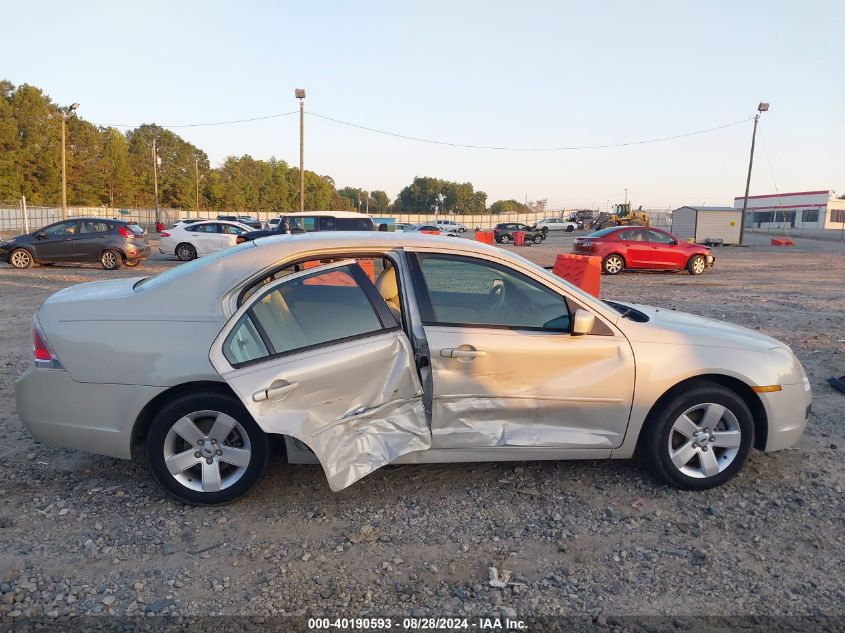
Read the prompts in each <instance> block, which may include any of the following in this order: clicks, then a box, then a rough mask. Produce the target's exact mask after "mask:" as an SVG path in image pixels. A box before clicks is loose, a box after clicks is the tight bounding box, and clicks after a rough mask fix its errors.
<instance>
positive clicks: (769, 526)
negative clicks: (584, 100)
mask: <svg viewBox="0 0 845 633" xmlns="http://www.w3.org/2000/svg"><path fill="white" fill-rule="evenodd" d="M571 239H572V238H571V236H570V237H552V238H550V239H549V241H548V242H547V243H546V244H544V245H543V246H534V247H530V248H522V249H519V252H520V253H521V254H523V255H526V256H528V257H530V258H531V259H533V260H535V261H537V262H539V263H541V264H544V265H548V264H551V263H552V261H553V258H554V255H555V254H556V253H557V252H567V251H568V250H569V244H570V243H571ZM752 242H753V246H752V247H751V248H743V249H740V248H721V249H717V250H716V251H715V254H716V256H717V260H716V267H715V269H714V270H712V271H708V272H707V273H706V274H705V275H703V276H701V277H692V276H689V275H687V274H685V273H684V274H665V273H652V274H623V275H620V276H619V277H616V278H604V279H603V294H604V296H606V297H613V298H618V299H621V300H627V301H636V302H640V303H649V304H654V305H660V306H666V307H671V308H677V309H678V310H685V311H689V312H692V313H696V314H700V315H704V316H708V317H715V318H719V319H725V320H728V321H732V322H734V323H738V324H740V325H744V326H746V327H749V328H752V329H758V330H760V331H762V332H765V333H766V334H769V335H771V336H774V337H776V338H779V339H781V340H784V341H786V342H788V343H789V344H790V345H791V346H792V347H793V349H794V350H795V352H796V353H797V354H798V356H799V358H800V359H801V361H802V362H803V363H804V366H805V368H806V370H807V373H808V374H809V377H810V380H811V382H812V387H813V390H814V394H815V402H814V405H813V414H812V418H811V421H810V426H809V428H808V430H807V433H806V434H805V435H804V437H803V438H802V440H801V441H800V443H799V444H798V446H797V447H796V448H795V449H793V450H789V451H783V452H780V453H775V454H771V455H764V454H762V453H759V452H755V453H753V454H752V456H751V458H750V461H749V463H748V464H747V466H746V468H745V470H744V472H743V473H742V474H741V476H739V477H738V478H736V479H735V480H734V481H732V482H730V483H729V484H727V485H725V486H723V487H721V488H719V489H716V490H712V491H709V492H703V493H688V492H680V491H677V490H674V489H671V488H668V487H666V486H664V485H661V484H659V483H656V482H655V481H654V480H653V479H652V478H651V477H650V476H649V475H648V474H647V473H646V472H645V471H643V470H642V469H641V468H639V467H637V466H636V465H634V464H631V463H628V462H621V461H620V462H609V461H607V462H561V463H525V464H513V463H511V464H469V465H436V466H402V467H393V468H385V469H382V470H381V471H378V472H377V473H375V474H373V475H371V476H369V477H367V478H366V479H365V480H363V481H362V482H360V483H358V484H355V485H353V486H352V487H351V488H349V489H347V490H344V491H342V492H340V493H337V494H335V493H332V492H331V491H330V490H329V488H328V486H327V485H326V483H325V480H324V477H323V474H322V471H321V470H320V469H319V468H318V467H310V466H309V467H301V466H298V467H290V466H286V465H285V464H283V463H281V462H276V463H274V464H273V465H272V466H271V468H270V471H269V474H268V477H267V479H266V480H265V481H264V483H263V484H262V485H261V486H260V487H259V488H258V489H257V490H256V491H255V492H253V494H251V495H250V496H249V497H248V498H246V499H245V500H243V501H241V502H239V503H237V504H236V505H232V506H229V507H225V508H221V509H208V508H190V507H185V506H182V505H179V504H178V503H174V502H173V501H170V500H168V499H165V498H164V497H163V496H162V495H161V494H159V492H158V491H157V490H156V489H155V488H154V487H153V485H152V484H151V482H150V480H149V478H148V477H147V475H146V473H145V471H144V468H143V466H142V465H140V464H135V463H129V462H125V461H120V460H115V459H110V458H106V457H98V456H94V455H88V454H83V453H78V452H73V451H66V450H61V449H56V448H51V447H47V446H43V445H38V444H36V443H35V442H34V441H33V440H32V439H31V438H30V437H29V435H28V433H27V432H26V431H25V430H24V429H23V428H22V426H21V424H20V422H19V420H18V419H17V417H16V411H15V402H14V381H15V379H16V378H17V376H18V375H19V374H20V373H21V372H22V371H23V370H24V368H25V367H26V366H27V364H28V363H29V362H30V361H29V359H30V355H31V351H30V345H31V343H30V338H29V337H30V317H31V315H32V313H33V312H34V310H35V309H36V308H37V307H38V305H39V304H40V302H41V301H43V300H44V299H45V298H46V297H47V296H48V295H50V294H51V293H52V292H55V291H57V290H59V289H61V288H63V287H65V286H67V285H69V284H73V283H78V282H83V281H88V280H94V279H104V278H110V277H114V276H115V275H124V276H133V275H138V274H149V273H153V272H156V271H159V270H162V269H164V268H166V267H168V266H172V265H174V263H172V262H167V261H164V260H162V259H159V258H155V259H154V260H153V261H151V262H148V263H146V264H145V265H143V266H142V268H141V269H140V270H139V271H127V270H125V269H124V270H122V271H120V272H118V273H107V272H105V271H103V270H101V269H98V268H96V267H94V266H90V267H59V266H55V267H50V268H34V269H31V270H26V271H15V270H12V269H11V268H9V267H7V266H5V265H2V266H0V340H2V341H3V344H2V348H0V367H2V371H0V464H2V465H0V615H3V614H14V615H16V616H17V615H23V616H26V615H44V616H48V617H61V616H64V615H67V614H74V613H79V614H87V613H116V614H142V613H178V614H215V613H222V614H255V615H262V616H263V615H268V614H279V613H299V614H303V613H309V614H316V615H328V614H334V615H348V616H349V615H351V616H356V615H364V614H392V615H411V614H416V615H423V614H451V615H459V614H483V613H484V614H489V613H492V614H505V615H519V616H522V617H525V616H529V615H536V614H588V615H590V616H593V617H599V620H600V621H603V618H605V617H612V616H615V615H621V614H677V615H697V614H756V615H766V614H772V615H785V614H805V615H809V614H838V615H845V606H843V605H845V573H843V568H844V567H843V562H844V561H843V555H845V496H843V487H845V462H843V458H842V453H843V451H845V441H843V417H845V416H843V411H845V396H843V395H841V394H839V393H837V392H835V391H834V390H833V389H832V388H831V387H830V386H829V385H828V384H827V383H826V382H825V379H826V378H828V377H830V376H834V375H837V376H838V375H842V374H845V343H843V342H841V341H842V339H845V279H843V269H845V248H843V245H842V244H836V243H825V242H819V241H810V240H804V241H800V240H799V244H798V246H796V247H792V248H781V249H777V248H773V247H770V246H766V245H765V242H764V240H763V239H762V238H752ZM151 344H154V342H152V341H151ZM44 396H45V397H50V395H49V394H44ZM490 566H495V567H497V568H498V569H499V570H502V569H507V570H510V571H512V573H513V576H512V580H515V581H516V582H517V585H515V586H512V587H508V588H506V589H504V590H501V589H494V588H492V587H490V586H489V584H488V582H487V580H488V568H489V567H490Z"/></svg>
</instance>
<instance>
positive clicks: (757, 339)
mask: <svg viewBox="0 0 845 633" xmlns="http://www.w3.org/2000/svg"><path fill="white" fill-rule="evenodd" d="M615 303H618V304H619V305H623V306H626V307H631V308H633V309H635V310H638V311H639V312H642V313H643V314H645V315H646V316H647V317H648V318H649V320H648V322H646V323H637V322H635V321H632V320H631V319H625V318H620V319H619V321H618V325H619V326H620V327H621V328H622V329H623V330H624V331H625V334H626V335H627V336H628V338H629V340H631V342H644V343H669V344H675V345H690V346H706V347H725V348H729V349H734V350H735V349H746V350H749V351H760V352H762V351H766V350H770V349H773V348H782V349H788V347H787V346H786V345H785V344H783V343H781V342H780V341H778V340H777V339H774V338H772V337H771V336H766V335H765V334H761V333H760V332H756V331H754V330H749V329H748V328H744V327H741V326H739V325H734V324H733V323H727V322H726V321H717V320H715V319H708V318H705V317H700V316H696V315H694V314H689V313H687V312H678V311H676V310H667V309H665V308H655V307H653V306H648V305H640V304H633V303H622V302H615Z"/></svg>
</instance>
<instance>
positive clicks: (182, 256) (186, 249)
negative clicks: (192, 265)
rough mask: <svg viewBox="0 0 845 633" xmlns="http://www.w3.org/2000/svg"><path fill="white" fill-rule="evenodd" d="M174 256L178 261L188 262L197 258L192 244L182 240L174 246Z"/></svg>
mask: <svg viewBox="0 0 845 633" xmlns="http://www.w3.org/2000/svg"><path fill="white" fill-rule="evenodd" d="M176 257H177V258H178V259H179V261H182V262H189V261H191V260H192V259H196V258H197V249H196V248H194V245H193V244H188V243H187V242H182V243H181V244H179V245H178V246H177V247H176Z"/></svg>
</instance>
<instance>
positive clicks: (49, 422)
mask: <svg viewBox="0 0 845 633" xmlns="http://www.w3.org/2000/svg"><path fill="white" fill-rule="evenodd" d="M32 324H33V343H34V344H33V348H32V349H33V356H34V364H33V366H31V367H30V368H29V369H28V370H27V372H26V373H25V374H24V375H23V376H22V377H21V378H20V380H18V382H17V385H16V401H17V410H18V414H19V416H20V419H21V421H22V422H23V424H24V425H25V426H26V428H27V429H28V430H29V431H30V432H31V433H32V435H33V437H34V438H35V439H36V440H38V441H40V442H45V443H47V444H53V445H58V446H63V447H66V448H72V449H79V450H85V451H90V452H94V453H100V454H103V455H110V456H113V457H120V458H126V459H129V458H131V457H132V456H133V455H140V453H141V450H140V449H143V451H144V453H143V454H144V455H145V459H146V460H147V463H148V465H149V468H150V472H151V474H152V476H153V478H154V479H155V481H156V482H157V483H158V484H159V485H160V486H161V487H162V488H163V489H164V490H165V491H167V492H168V493H170V494H171V495H173V496H174V497H176V498H178V499H181V500H183V501H186V502H189V503H197V504H205V505H211V504H217V503H227V502H231V501H234V500H235V499H238V498H239V497H241V496H243V495H245V494H246V493H247V492H249V490H251V489H252V488H253V487H254V486H255V485H256V484H257V483H258V482H259V481H260V480H261V477H262V476H263V474H264V472H265V469H266V467H267V464H268V461H269V458H270V438H272V437H274V436H276V437H279V436H281V437H282V438H284V445H285V454H286V458H287V461H288V463H289V464H305V463H310V464H315V463H319V464H320V465H322V467H323V470H324V472H325V474H326V478H327V480H328V484H329V486H330V487H331V489H332V490H341V489H343V488H346V487H347V486H349V485H351V484H353V483H354V482H356V481H358V480H359V479H361V478H363V477H365V476H366V475H368V474H369V473H371V472H373V471H374V470H376V469H378V468H381V467H382V466H385V465H387V464H399V463H405V464H408V463H434V462H438V463H449V462H478V461H523V460H531V459H541V460H545V459H555V460H556V459H600V458H612V459H619V458H623V459H625V458H629V457H631V456H632V455H634V454H635V452H637V451H638V452H639V455H640V456H641V458H642V461H643V463H644V464H645V465H647V466H648V467H650V468H651V469H652V470H653V471H654V472H655V473H656V474H657V475H658V476H659V477H660V478H661V479H663V480H664V481H667V482H669V483H671V484H673V485H675V486H677V487H679V488H684V489H691V490H702V489H706V488H712V487H713V486H717V485H719V484H722V483H724V482H726V481H728V480H729V479H730V478H731V477H733V476H734V475H736V474H737V473H738V472H739V471H740V469H741V468H742V466H743V464H744V463H745V461H746V458H747V457H748V455H749V453H750V451H751V449H752V447H753V448H757V449H759V450H765V451H776V450H781V449H785V448H789V447H790V446H792V445H794V444H795V442H797V441H798V439H799V438H800V437H801V434H802V432H803V431H804V427H805V426H806V424H807V418H808V416H809V412H810V403H811V400H812V395H811V391H810V383H809V381H808V379H807V376H806V374H805V373H804V370H803V369H802V367H801V364H800V363H799V362H798V360H797V359H796V358H795V356H794V355H793V353H792V351H791V350H790V349H789V348H788V347H787V346H786V345H784V344H783V343H780V342H778V341H776V340H775V339H773V338H769V337H768V336H765V335H763V334H762V333H760V332H756V331H753V330H747V329H745V328H741V327H738V326H735V325H731V324H729V323H724V322H720V321H714V320H711V319H705V318H702V317H698V316H694V315H691V314H683V313H681V312H676V311H675V310H664V309H661V308H652V307H648V306H643V305H631V304H626V303H619V302H615V301H602V300H599V299H598V298H596V297H594V296H592V295H589V294H587V293H585V292H583V291H581V290H580V289H578V288H576V287H575V286H572V285H571V284H569V283H567V282H566V281H564V280H563V279H561V278H560V277H557V276H555V275H553V274H552V273H551V272H550V271H548V270H545V269H543V268H542V267H540V266H538V265H536V264H533V263H531V262H529V261H528V260H526V259H523V258H522V257H519V256H518V255H516V254H514V253H509V252H506V251H504V250H502V249H500V248H496V247H494V246H490V245H487V244H482V243H479V242H475V241H471V240H463V239H454V238H448V237H437V236H430V235H420V234H413V233H405V234H404V235H403V234H398V235H397V234H395V233H385V232H378V231H360V232H357V233H352V232H315V233H309V234H302V235H283V236H281V235H280V236H273V237H265V238H261V239H258V240H255V241H252V242H246V243H244V244H240V245H238V246H235V247H234V248H231V249H229V250H226V251H222V252H220V253H217V254H216V255H212V256H210V257H205V258H203V259H201V260H198V261H196V262H194V263H193V264H189V265H183V266H174V267H171V268H170V269H169V270H167V271H165V272H162V273H160V274H159V275H156V276H154V277H147V278H141V277H135V278H124V279H114V280H109V281H97V282H93V283H87V284H81V285H78V286H73V287H70V288H65V289H64V290H61V291H59V292H57V293H56V294H54V295H52V296H51V297H50V298H48V299H47V300H46V301H45V302H44V303H43V304H42V305H41V307H40V308H39V309H38V311H37V312H36V314H35V316H34V318H33V321H32ZM780 467H781V468H786V469H790V470H791V472H790V473H789V474H788V475H787V474H786V473H785V474H784V477H786V478H790V479H791V478H795V477H798V476H800V475H801V471H800V468H801V467H800V465H798V464H797V462H796V460H782V461H781V463H780ZM549 472H551V471H549ZM567 472H569V471H566V470H561V471H560V472H559V473H558V472H555V473H554V474H552V475H551V476H553V477H566V476H567V474H566V473H567ZM395 476H396V477H398V478H401V477H402V475H395ZM754 479H755V474H754V473H753V472H752V474H751V475H749V476H748V478H747V480H746V481H745V482H744V483H743V484H740V486H738V487H739V488H742V487H747V488H752V487H753V486H754ZM278 481H282V482H283V481H284V477H282V478H278V479H277V481H276V482H274V486H275V485H276V483H277V482H278ZM103 483H104V485H108V483H107V482H103ZM124 483H125V482H124ZM731 492H733V493H738V492H739V491H738V490H736V489H735V490H734V491H726V492H724V493H721V494H723V495H725V496H727V495H729V494H731ZM134 494H135V495H136V496H140V495H143V494H146V492H145V491H141V490H138V491H137V492H136V493H134ZM284 494H285V493H284V490H283V488H281V487H280V488H279V489H276V488H274V489H273V490H271V491H268V492H267V495H266V497H267V499H268V500H271V501H272V500H276V501H278V500H279V498H280V496H282V498H283V496H284ZM620 494H623V495H624V494H627V492H626V491H624V490H623V491H620ZM661 494H662V493H661ZM784 494H786V493H784ZM710 498H712V497H709V496H705V497H698V498H697V499H698V500H697V502H698V503H708V501H707V500H708V499H710Z"/></svg>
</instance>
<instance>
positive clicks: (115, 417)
mask: <svg viewBox="0 0 845 633" xmlns="http://www.w3.org/2000/svg"><path fill="white" fill-rule="evenodd" d="M164 389H165V388H164V387H150V386H146V385H115V384H100V383H90V382H77V381H75V380H73V379H72V378H71V377H70V374H68V372H66V371H64V370H60V369H38V368H35V367H30V368H29V369H28V370H27V371H26V373H24V375H23V376H21V377H20V378H19V379H18V381H17V383H16V384H15V399H16V402H17V408H18V416H19V417H20V419H21V422H23V425H24V426H25V427H26V428H27V430H28V431H29V432H30V433H32V436H33V437H34V438H35V439H36V440H38V441H39V442H43V443H45V444H50V445H52V446H61V447H64V448H72V449H75V450H81V451H86V452H89V453H97V454H99V455H108V456H110V457H119V458H123V459H129V458H130V457H131V451H132V446H131V444H132V429H133V426H134V424H135V420H137V419H138V415H139V414H140V412H141V410H142V409H143V408H144V406H145V405H146V404H147V403H148V402H149V401H150V400H152V399H153V398H154V397H155V396H156V395H157V394H159V393H161V392H162V391H164Z"/></svg>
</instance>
